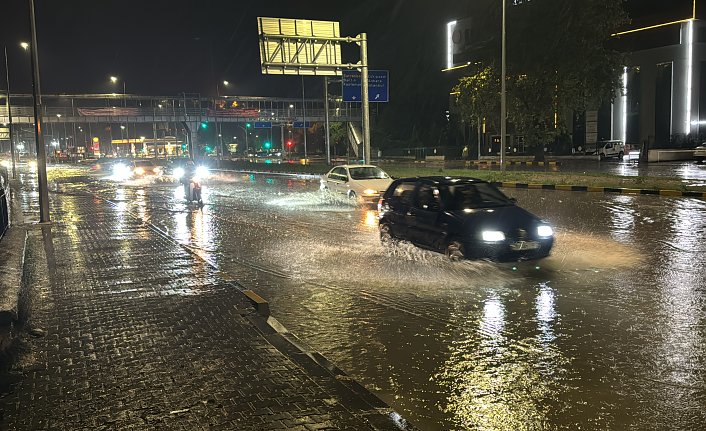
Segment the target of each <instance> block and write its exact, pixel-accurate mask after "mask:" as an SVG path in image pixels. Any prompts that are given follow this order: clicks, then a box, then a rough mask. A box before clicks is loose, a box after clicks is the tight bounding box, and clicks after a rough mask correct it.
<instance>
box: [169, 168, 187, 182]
mask: <svg viewBox="0 0 706 431" xmlns="http://www.w3.org/2000/svg"><path fill="white" fill-rule="evenodd" d="M184 173H185V172H184V168H174V173H173V174H172V175H173V176H174V178H176V179H177V180H180V179H181V178H182V177H183V176H184Z"/></svg>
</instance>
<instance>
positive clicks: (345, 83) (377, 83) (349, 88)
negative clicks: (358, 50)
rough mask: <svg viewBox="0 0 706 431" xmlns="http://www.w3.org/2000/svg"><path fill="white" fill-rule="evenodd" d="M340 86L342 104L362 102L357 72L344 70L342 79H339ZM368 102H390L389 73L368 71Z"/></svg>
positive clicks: (385, 71) (358, 73)
mask: <svg viewBox="0 0 706 431" xmlns="http://www.w3.org/2000/svg"><path fill="white" fill-rule="evenodd" d="M341 86H342V95H343V101H344V102H360V101H361V100H362V91H361V84H360V72H358V71H357V70H344V71H343V79H341ZM368 100H369V101H370V102H389V101H390V72H389V71H387V70H369V71H368Z"/></svg>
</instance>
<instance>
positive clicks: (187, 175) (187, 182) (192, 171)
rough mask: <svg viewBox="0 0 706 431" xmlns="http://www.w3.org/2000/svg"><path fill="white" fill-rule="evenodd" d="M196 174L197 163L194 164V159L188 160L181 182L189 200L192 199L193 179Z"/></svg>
mask: <svg viewBox="0 0 706 431" xmlns="http://www.w3.org/2000/svg"><path fill="white" fill-rule="evenodd" d="M195 175H196V165H194V161H193V160H189V161H188V162H186V166H184V176H182V177H181V183H182V184H183V185H184V196H186V200H187V201H191V199H192V196H191V187H190V186H191V181H192V180H193V178H194V176H195Z"/></svg>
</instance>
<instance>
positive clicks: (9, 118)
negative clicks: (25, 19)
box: [5, 45, 17, 178]
mask: <svg viewBox="0 0 706 431" xmlns="http://www.w3.org/2000/svg"><path fill="white" fill-rule="evenodd" d="M5 79H6V80H7V100H6V102H7V122H8V123H9V124H8V125H7V128H8V131H9V132H10V157H12V178H17V168H16V164H15V139H14V137H13V135H12V112H11V111H10V109H11V104H10V69H9V68H8V67H7V45H5Z"/></svg>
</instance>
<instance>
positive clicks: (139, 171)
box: [135, 168, 145, 175]
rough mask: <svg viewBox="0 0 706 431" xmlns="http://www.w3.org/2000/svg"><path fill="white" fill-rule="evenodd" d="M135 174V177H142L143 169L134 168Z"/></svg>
mask: <svg viewBox="0 0 706 431" xmlns="http://www.w3.org/2000/svg"><path fill="white" fill-rule="evenodd" d="M135 173H136V174H137V175H144V173H145V170H144V169H143V168H135Z"/></svg>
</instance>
